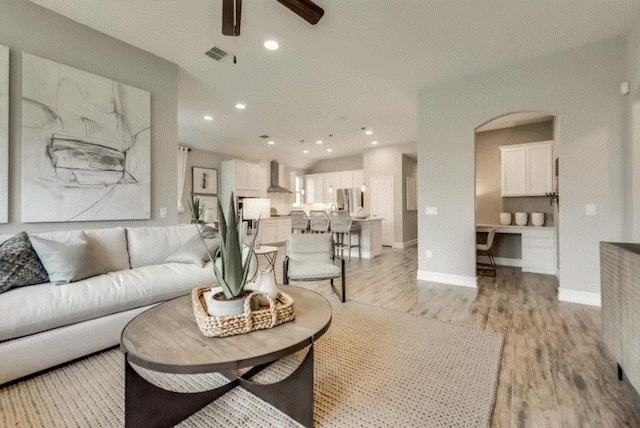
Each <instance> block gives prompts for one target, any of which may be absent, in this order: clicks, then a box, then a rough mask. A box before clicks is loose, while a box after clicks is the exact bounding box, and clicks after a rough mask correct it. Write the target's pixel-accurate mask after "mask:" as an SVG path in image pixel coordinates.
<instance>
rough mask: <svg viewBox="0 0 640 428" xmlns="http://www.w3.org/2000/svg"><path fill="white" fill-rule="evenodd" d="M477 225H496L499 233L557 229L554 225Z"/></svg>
mask: <svg viewBox="0 0 640 428" xmlns="http://www.w3.org/2000/svg"><path fill="white" fill-rule="evenodd" d="M476 227H495V228H496V232H498V233H500V232H502V233H519V232H522V231H524V230H555V228H554V227H553V226H517V225H503V224H476Z"/></svg>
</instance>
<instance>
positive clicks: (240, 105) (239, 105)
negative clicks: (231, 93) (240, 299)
mask: <svg viewBox="0 0 640 428" xmlns="http://www.w3.org/2000/svg"><path fill="white" fill-rule="evenodd" d="M236 108H237V109H238V110H244V109H246V108H247V106H246V105H244V104H242V103H238V104H236Z"/></svg>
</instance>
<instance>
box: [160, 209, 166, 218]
mask: <svg viewBox="0 0 640 428" xmlns="http://www.w3.org/2000/svg"><path fill="white" fill-rule="evenodd" d="M160 218H167V209H166V208H164V207H163V208H160Z"/></svg>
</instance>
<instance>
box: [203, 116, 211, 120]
mask: <svg viewBox="0 0 640 428" xmlns="http://www.w3.org/2000/svg"><path fill="white" fill-rule="evenodd" d="M204 120H213V117H211V116H205V117H204Z"/></svg>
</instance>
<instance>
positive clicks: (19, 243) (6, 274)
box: [0, 232, 49, 293]
mask: <svg viewBox="0 0 640 428" xmlns="http://www.w3.org/2000/svg"><path fill="white" fill-rule="evenodd" d="M45 282H49V277H48V276H47V271H46V270H45V268H44V266H42V263H41V262H40V259H39V258H38V255H37V254H36V252H35V251H34V249H33V247H32V246H31V242H30V241H29V236H28V235H27V234H26V232H20V233H18V234H17V235H16V236H14V237H13V238H10V239H9V240H7V241H5V242H4V243H2V245H0V293H4V292H5V291H7V290H9V289H10V288H13V287H23V286H25V285H35V284H42V283H45Z"/></svg>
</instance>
